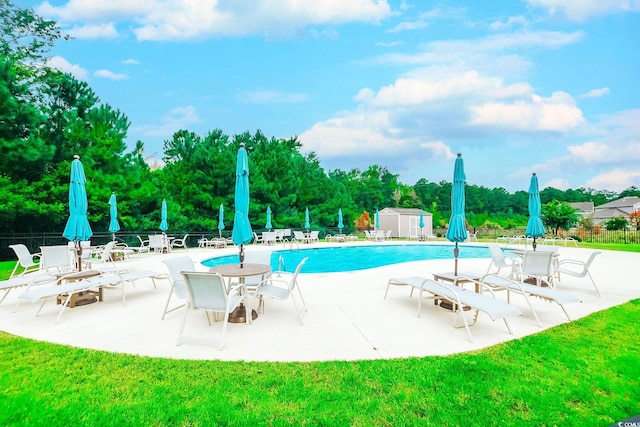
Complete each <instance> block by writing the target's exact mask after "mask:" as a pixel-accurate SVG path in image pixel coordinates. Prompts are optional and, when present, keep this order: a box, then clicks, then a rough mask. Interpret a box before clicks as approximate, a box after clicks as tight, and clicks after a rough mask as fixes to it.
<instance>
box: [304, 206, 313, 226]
mask: <svg viewBox="0 0 640 427" xmlns="http://www.w3.org/2000/svg"><path fill="white" fill-rule="evenodd" d="M304 228H306V229H307V231H308V230H309V229H310V228H311V223H310V222H309V208H306V209H305V211H304Z"/></svg>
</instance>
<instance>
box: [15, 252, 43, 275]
mask: <svg viewBox="0 0 640 427" xmlns="http://www.w3.org/2000/svg"><path fill="white" fill-rule="evenodd" d="M9 247H10V248H11V249H13V252H15V254H16V256H17V257H18V261H16V265H15V267H13V271H12V272H11V275H10V276H9V278H12V277H13V276H16V271H17V270H18V267H22V271H21V272H20V275H24V274H26V273H29V272H31V271H33V270H37V269H38V268H40V264H39V262H35V260H36V259H38V260H39V259H40V258H41V257H42V254H41V253H39V252H38V253H34V254H32V253H31V252H29V248H27V247H26V246H25V245H23V244H16V245H9Z"/></svg>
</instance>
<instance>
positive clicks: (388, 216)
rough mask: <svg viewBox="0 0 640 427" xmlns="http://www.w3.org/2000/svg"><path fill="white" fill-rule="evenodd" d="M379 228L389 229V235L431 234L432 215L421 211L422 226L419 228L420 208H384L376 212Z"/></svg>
mask: <svg viewBox="0 0 640 427" xmlns="http://www.w3.org/2000/svg"><path fill="white" fill-rule="evenodd" d="M378 215H379V216H380V229H381V230H384V231H387V230H391V237H404V238H409V237H410V236H420V235H423V236H431V235H432V234H433V215H432V214H431V213H429V212H427V211H422V221H423V222H424V227H423V228H422V230H421V229H420V209H412V208H384V209H382V210H380V212H378Z"/></svg>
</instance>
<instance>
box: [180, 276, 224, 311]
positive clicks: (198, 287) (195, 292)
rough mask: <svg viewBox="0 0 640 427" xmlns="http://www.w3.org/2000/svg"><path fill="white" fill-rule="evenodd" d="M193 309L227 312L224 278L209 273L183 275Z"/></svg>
mask: <svg viewBox="0 0 640 427" xmlns="http://www.w3.org/2000/svg"><path fill="white" fill-rule="evenodd" d="M182 276H183V277H184V281H185V284H186V286H187V292H188V293H189V300H190V301H191V307H192V308H204V309H207V310H217V311H225V310H226V307H227V297H228V295H227V289H226V286H225V285H224V281H223V280H222V276H221V275H219V274H217V273H209V272H195V271H194V272H184V273H182Z"/></svg>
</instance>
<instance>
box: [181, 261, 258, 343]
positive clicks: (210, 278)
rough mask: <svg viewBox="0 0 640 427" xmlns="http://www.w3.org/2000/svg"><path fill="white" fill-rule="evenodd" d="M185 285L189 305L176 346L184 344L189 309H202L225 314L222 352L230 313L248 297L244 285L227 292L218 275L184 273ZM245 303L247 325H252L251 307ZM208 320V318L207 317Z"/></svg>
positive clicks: (221, 339)
mask: <svg viewBox="0 0 640 427" xmlns="http://www.w3.org/2000/svg"><path fill="white" fill-rule="evenodd" d="M182 275H183V276H184V281H185V285H186V288H187V292H188V295H189V300H188V303H187V304H186V305H185V310H184V317H183V318H182V325H181V326H180V331H179V333H178V342H177V343H176V345H180V344H182V334H183V332H184V325H185V322H186V320H187V313H188V312H189V309H193V310H197V309H199V308H202V309H204V310H209V311H213V312H218V313H224V320H223V323H222V336H221V337H220V346H219V348H220V350H222V349H223V348H224V336H225V333H226V331H227V324H228V323H229V313H231V312H232V311H233V310H234V309H235V308H236V307H239V306H240V304H241V303H243V302H245V300H246V297H247V289H246V288H245V287H244V285H238V286H236V287H234V288H232V289H231V290H229V291H228V292H227V288H226V286H225V285H224V281H223V279H222V276H220V275H219V274H217V273H208V272H207V273H205V272H183V273H182ZM247 303H248V301H246V302H245V310H246V314H245V318H246V323H251V322H252V319H251V314H250V312H251V306H250V305H249V304H247ZM207 319H208V316H207Z"/></svg>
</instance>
